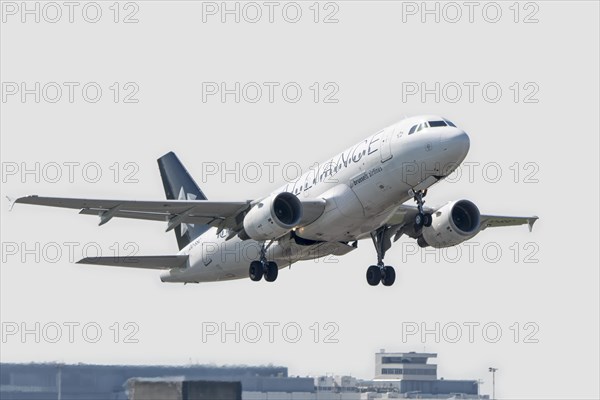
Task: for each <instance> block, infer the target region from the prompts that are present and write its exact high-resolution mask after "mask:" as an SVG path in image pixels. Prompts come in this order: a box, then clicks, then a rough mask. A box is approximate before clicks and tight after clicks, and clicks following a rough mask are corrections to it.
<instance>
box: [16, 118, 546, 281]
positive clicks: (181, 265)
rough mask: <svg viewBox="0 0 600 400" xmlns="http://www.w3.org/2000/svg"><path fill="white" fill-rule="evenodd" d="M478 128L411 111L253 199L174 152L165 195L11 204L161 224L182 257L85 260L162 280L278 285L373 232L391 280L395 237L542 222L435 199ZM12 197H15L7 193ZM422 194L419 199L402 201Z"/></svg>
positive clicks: (163, 166)
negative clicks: (307, 263) (288, 273)
mask: <svg viewBox="0 0 600 400" xmlns="http://www.w3.org/2000/svg"><path fill="white" fill-rule="evenodd" d="M469 146H470V141H469V137H468V135H467V134H466V133H465V132H464V131H463V130H462V129H460V128H458V127H456V125H454V124H453V123H452V122H451V121H449V120H447V119H444V118H441V117H439V116H434V115H424V116H417V117H411V118H406V119H404V120H402V121H400V122H398V123H396V124H394V125H392V126H389V127H387V128H385V129H382V130H381V131H379V132H377V133H375V134H374V135H371V136H369V137H367V138H365V139H364V140H362V141H360V142H359V143H356V144H355V145H353V146H351V147H350V148H348V149H346V150H344V151H343V152H341V153H339V154H337V155H335V156H334V157H332V158H330V159H328V160H327V161H325V162H324V163H322V164H320V165H319V167H318V168H313V169H311V170H310V171H308V172H306V173H305V174H304V175H302V176H301V177H299V178H298V179H296V180H294V181H293V182H289V183H287V184H286V185H285V186H282V187H280V188H278V189H277V190H275V191H273V192H272V193H270V194H268V195H266V196H264V197H261V198H258V199H254V200H246V201H210V200H208V199H207V197H206V196H205V195H204V193H203V192H202V190H201V189H200V188H199V187H198V185H196V183H195V182H194V180H193V179H192V177H191V175H190V174H189V173H188V171H187V170H186V169H185V168H184V166H183V165H182V164H181V162H180V161H179V159H178V158H177V156H176V155H175V154H174V153H172V152H171V153H167V154H166V155H164V156H162V157H161V158H159V159H158V167H159V170H160V174H161V177H162V181H163V186H164V190H165V194H166V197H167V200H163V201H160V200H158V201H145V200H141V201H140V200H103V199H77V198H57V197H41V196H35V195H34V196H27V197H21V198H18V199H16V200H14V201H11V208H12V205H13V203H23V204H34V205H44V206H52V207H64V208H73V209H78V210H80V211H79V213H80V214H87V215H97V216H99V218H100V225H103V224H105V223H107V222H109V221H110V220H111V219H112V218H131V219H145V220H153V221H161V222H163V223H166V231H170V230H173V231H175V236H176V238H177V244H178V246H179V252H178V253H177V254H173V255H159V256H131V257H129V256H128V257H95V258H84V259H82V260H80V261H79V263H81V264H93V265H110V266H119V267H136V268H150V269H163V270H166V271H165V272H164V273H163V274H162V275H161V280H162V281H163V282H183V283H192V282H193V283H198V282H212V281H223V280H231V279H241V278H247V277H250V279H251V280H253V281H260V280H261V279H263V278H264V279H265V280H266V281H268V282H273V281H275V280H276V279H277V276H278V272H279V269H280V268H283V267H286V266H289V265H291V264H293V263H295V262H297V261H301V260H311V259H316V258H321V257H324V256H327V255H337V256H342V255H345V254H347V253H350V252H352V251H353V250H355V249H356V248H357V247H358V242H359V241H360V240H362V239H369V238H370V239H371V240H372V241H373V244H374V247H375V253H376V257H377V262H376V264H374V265H371V266H370V267H368V269H367V273H366V278H367V282H368V283H369V285H372V286H376V285H378V284H380V283H382V284H383V285H384V286H391V285H392V284H393V283H394V281H395V279H396V273H395V270H394V268H393V267H391V266H389V265H385V263H384V257H385V253H386V251H387V250H388V249H389V248H390V247H391V245H392V241H394V242H395V241H396V240H398V239H399V238H400V237H401V236H403V235H406V236H408V237H410V238H412V239H414V240H416V241H417V243H418V244H419V246H421V247H428V246H431V247H434V248H444V247H450V246H456V245H458V244H460V243H462V242H464V241H466V240H468V239H471V238H473V237H474V236H475V235H477V234H478V233H479V232H481V231H482V230H484V229H486V228H489V227H498V226H512V225H523V224H527V225H529V230H531V229H532V227H533V224H534V223H535V221H536V220H537V219H538V218H537V217H535V216H531V217H512V216H498V215H487V214H481V213H480V212H479V208H478V207H477V206H476V205H475V204H474V203H472V202H471V201H469V200H455V201H450V202H448V203H446V204H444V205H442V206H439V207H428V206H425V205H424V203H425V201H424V199H423V198H424V197H425V195H426V194H427V191H428V189H429V188H431V187H432V186H433V185H435V184H436V183H437V182H439V181H441V180H443V179H444V178H446V177H447V176H448V175H449V174H451V173H452V172H453V171H454V170H455V169H456V168H457V167H458V166H459V165H460V164H461V162H462V161H463V160H464V159H465V157H466V156H467V153H468V151H469ZM9 200H10V199H9ZM409 200H414V202H415V203H416V205H409V204H404V203H406V202H407V201H409Z"/></svg>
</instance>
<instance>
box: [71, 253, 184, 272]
mask: <svg viewBox="0 0 600 400" xmlns="http://www.w3.org/2000/svg"><path fill="white" fill-rule="evenodd" d="M188 258H189V256H187V255H172V256H126V257H86V258H83V259H81V260H79V261H77V264H91V265H109V266H113V267H129V268H147V269H171V268H184V267H185V266H186V264H187V260H188Z"/></svg>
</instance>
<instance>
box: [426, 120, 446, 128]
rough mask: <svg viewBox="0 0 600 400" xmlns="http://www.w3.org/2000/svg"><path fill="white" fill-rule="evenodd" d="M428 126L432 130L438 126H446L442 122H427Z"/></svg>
mask: <svg viewBox="0 0 600 400" xmlns="http://www.w3.org/2000/svg"><path fill="white" fill-rule="evenodd" d="M429 126H430V127H432V128H437V127H440V126H446V123H445V122H444V121H429Z"/></svg>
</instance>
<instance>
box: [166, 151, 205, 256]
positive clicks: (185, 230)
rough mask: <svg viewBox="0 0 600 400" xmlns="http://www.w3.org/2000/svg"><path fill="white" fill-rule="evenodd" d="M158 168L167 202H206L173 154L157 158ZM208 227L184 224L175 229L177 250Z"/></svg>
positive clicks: (200, 191)
mask: <svg viewBox="0 0 600 400" xmlns="http://www.w3.org/2000/svg"><path fill="white" fill-rule="evenodd" d="M157 161H158V168H159V170H160V176H161V178H162V182H163V186H164V188H165V194H166V195H167V199H169V200H206V196H205V195H204V193H202V190H200V188H199V187H198V185H196V182H194V180H193V179H192V177H191V176H190V174H189V172H188V171H187V170H186V169H185V167H184V166H183V164H181V161H179V159H178V158H177V156H176V155H175V153H173V152H169V153H167V154H165V155H164V156H162V157H161V158H159V159H158V160H157ZM208 228H209V226H208V225H198V224H185V223H182V224H180V225H178V226H176V227H175V229H174V231H175V237H176V238H177V244H178V246H179V249H180V250H181V249H183V248H184V247H185V246H187V245H188V244H190V242H192V241H193V240H194V239H196V238H197V237H198V236H200V235H202V234H203V233H204V232H206V231H207V230H208Z"/></svg>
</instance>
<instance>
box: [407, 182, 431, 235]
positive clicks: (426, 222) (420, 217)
mask: <svg viewBox="0 0 600 400" xmlns="http://www.w3.org/2000/svg"><path fill="white" fill-rule="evenodd" d="M411 192H412V193H411V194H412V195H413V198H414V200H415V202H416V203H417V208H418V209H419V212H418V213H417V215H415V232H417V231H420V230H421V228H423V227H424V226H431V223H432V222H433V218H432V216H431V214H430V213H426V212H424V211H423V204H425V200H423V197H425V196H426V195H427V189H425V190H419V191H417V192H415V191H413V190H412V189H411Z"/></svg>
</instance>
